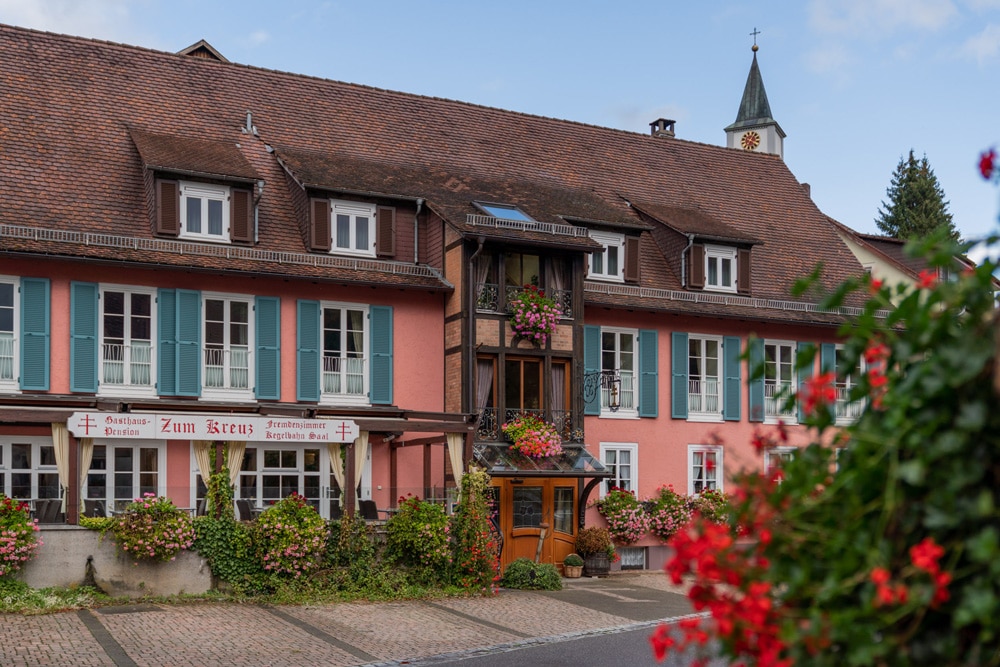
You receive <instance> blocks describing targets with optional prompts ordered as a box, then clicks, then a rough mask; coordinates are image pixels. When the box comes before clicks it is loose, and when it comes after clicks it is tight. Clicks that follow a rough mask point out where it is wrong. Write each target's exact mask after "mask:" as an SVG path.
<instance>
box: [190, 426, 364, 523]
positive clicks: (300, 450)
mask: <svg viewBox="0 0 1000 667" xmlns="http://www.w3.org/2000/svg"><path fill="white" fill-rule="evenodd" d="M246 448H247V450H248V451H249V450H251V449H254V450H256V451H255V453H254V454H255V456H256V457H257V462H258V463H259V464H260V465H257V466H256V467H257V469H256V470H253V471H243V470H242V467H243V462H242V461H241V462H240V468H241V469H240V472H239V475H238V476H237V478H236V488H235V490H234V499H239V500H249V501H251V502H252V503H253V504H254V505H257V504H258V503H270V500H271V499H267V500H265V499H264V498H263V489H264V486H263V485H264V480H263V476H264V475H268V474H278V475H287V476H291V475H297V476H298V478H299V481H298V488H299V489H300V490H301V491H304V490H305V475H312V474H314V473H312V472H307V471H306V470H305V451H306V450H307V449H318V450H319V470H318V471H317V473H315V474H318V475H319V482H320V489H319V494H320V495H319V498H315V499H311V500H317V501H318V505H319V514H320V516H322V517H323V518H324V519H329V518H330V504H331V501H332V499H333V498H334V495H333V493H332V492H333V491H334V488H333V485H334V484H335V483H336V480H335V479H334V476H333V472H332V471H331V470H330V454H329V449H328V448H327V446H326V445H324V444H323V443H310V444H308V445H306V444H302V443H270V442H248V443H246ZM265 449H267V450H278V451H294V452H296V455H295V456H296V467H295V469H294V470H293V469H291V468H265V467H264V466H263V451H264V450H265ZM191 451H192V457H193V453H194V449H193V445H192V450H191ZM245 456H246V454H244V457H245ZM192 461H193V458H192ZM200 476H201V471H200V470H198V465H197V463H193V465H192V469H191V505H192V507H197V505H198V498H197V493H198V478H199V477H200ZM245 476H254V477H256V489H257V492H258V495H257V496H256V497H252V498H244V497H243V495H242V492H241V490H242V485H241V481H242V480H241V478H242V477H245ZM361 487H362V488H361V490H362V495H361V497H360V498H359V500H360V499H370V498H371V448H369V449H368V458H367V459H366V461H365V466H364V470H363V472H362V474H361ZM366 490H367V495H366V494H365V491H366ZM301 491H299V493H301ZM337 502H339V503H343V490H341V491H340V496H339V500H338V501H337ZM264 507H266V504H265V505H264Z"/></svg>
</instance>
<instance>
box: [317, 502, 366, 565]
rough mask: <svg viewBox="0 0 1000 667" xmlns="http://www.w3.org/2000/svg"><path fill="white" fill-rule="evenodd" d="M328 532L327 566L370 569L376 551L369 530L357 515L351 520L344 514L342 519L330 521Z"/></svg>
mask: <svg viewBox="0 0 1000 667" xmlns="http://www.w3.org/2000/svg"><path fill="white" fill-rule="evenodd" d="M329 530H330V532H329V536H328V537H327V542H326V559H325V564H326V565H327V566H332V567H348V566H357V565H360V566H362V567H370V566H371V565H373V564H374V563H375V561H376V556H377V549H376V548H375V541H374V540H373V539H372V531H371V528H369V526H368V524H367V523H365V521H364V520H363V519H361V518H360V517H359V516H358V515H357V514H355V515H354V517H353V518H352V517H350V516H348V515H346V514H345V515H344V517H343V518H342V519H340V520H338V521H331V522H330V529H329Z"/></svg>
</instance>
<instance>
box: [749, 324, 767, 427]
mask: <svg viewBox="0 0 1000 667" xmlns="http://www.w3.org/2000/svg"><path fill="white" fill-rule="evenodd" d="M747 347H748V348H749V351H750V382H749V393H750V397H749V407H750V421H752V422H762V421H764V341H763V340H762V339H760V338H751V339H750V340H749V342H748V343H747Z"/></svg>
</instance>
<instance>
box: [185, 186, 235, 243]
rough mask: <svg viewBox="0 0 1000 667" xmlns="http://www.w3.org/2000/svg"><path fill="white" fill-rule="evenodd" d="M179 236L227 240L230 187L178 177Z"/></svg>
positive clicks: (223, 241) (225, 241)
mask: <svg viewBox="0 0 1000 667" xmlns="http://www.w3.org/2000/svg"><path fill="white" fill-rule="evenodd" d="M180 195H181V207H180V214H181V228H180V234H179V236H180V237H181V238H190V239H200V240H202V241H219V242H222V243H228V242H229V188H228V187H225V186H222V185H211V184H208V183H188V182H184V181H181V183H180Z"/></svg>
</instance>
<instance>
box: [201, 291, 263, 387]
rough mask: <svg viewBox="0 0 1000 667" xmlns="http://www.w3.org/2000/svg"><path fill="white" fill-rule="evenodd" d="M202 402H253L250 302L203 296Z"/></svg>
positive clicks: (249, 299)
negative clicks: (219, 399)
mask: <svg viewBox="0 0 1000 667" xmlns="http://www.w3.org/2000/svg"><path fill="white" fill-rule="evenodd" d="M202 298H203V302H204V303H203V308H202V313H203V315H202V317H203V320H204V321H203V329H202V334H203V335H202V340H203V341H204V343H203V345H204V347H203V353H202V375H201V377H202V398H208V399H212V398H222V399H226V398H229V399H233V398H240V399H252V398H253V377H254V366H253V349H254V347H253V346H254V341H253V331H254V327H253V300H252V297H249V296H242V295H234V294H214V293H203V294H202Z"/></svg>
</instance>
